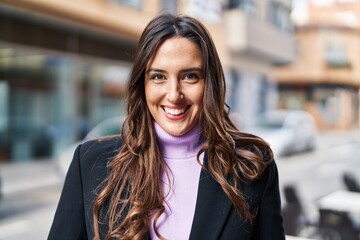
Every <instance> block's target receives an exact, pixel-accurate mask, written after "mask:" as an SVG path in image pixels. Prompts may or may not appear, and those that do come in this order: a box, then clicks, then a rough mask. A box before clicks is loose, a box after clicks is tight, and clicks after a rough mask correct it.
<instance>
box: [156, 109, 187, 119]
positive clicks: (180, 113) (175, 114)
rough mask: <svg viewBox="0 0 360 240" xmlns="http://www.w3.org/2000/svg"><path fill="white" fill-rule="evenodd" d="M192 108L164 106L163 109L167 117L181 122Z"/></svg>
mask: <svg viewBox="0 0 360 240" xmlns="http://www.w3.org/2000/svg"><path fill="white" fill-rule="evenodd" d="M189 108H190V106H184V107H166V106H163V107H162V109H163V110H164V112H165V113H166V116H167V117H168V118H169V119H171V120H179V119H182V118H183V117H185V113H186V111H187V110H188V109H189Z"/></svg>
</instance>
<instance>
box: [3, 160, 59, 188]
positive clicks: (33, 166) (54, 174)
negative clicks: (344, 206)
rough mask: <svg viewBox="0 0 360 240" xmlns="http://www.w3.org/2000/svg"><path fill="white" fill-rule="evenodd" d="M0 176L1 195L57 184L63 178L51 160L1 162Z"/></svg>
mask: <svg viewBox="0 0 360 240" xmlns="http://www.w3.org/2000/svg"><path fill="white" fill-rule="evenodd" d="M0 177H1V194H3V195H11V194H14V193H17V192H22V191H28V190H32V189H37V188H41V187H47V186H52V185H59V184H62V182H63V180H64V179H63V178H62V177H61V175H60V174H59V172H58V170H57V168H56V165H55V163H54V161H53V160H36V161H35V160H33V161H25V162H11V163H1V164H0Z"/></svg>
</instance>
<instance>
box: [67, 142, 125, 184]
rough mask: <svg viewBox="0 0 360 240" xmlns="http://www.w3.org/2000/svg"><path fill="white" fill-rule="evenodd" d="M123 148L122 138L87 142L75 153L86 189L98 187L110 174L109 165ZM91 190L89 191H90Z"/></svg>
mask: <svg viewBox="0 0 360 240" xmlns="http://www.w3.org/2000/svg"><path fill="white" fill-rule="evenodd" d="M121 146H122V140H121V137H120V136H112V137H106V138H100V139H94V140H89V141H86V142H84V143H82V144H80V145H79V146H78V147H77V150H76V151H75V156H74V159H77V161H78V166H79V168H80V173H81V178H82V182H83V187H84V189H88V190H89V189H90V190H91V189H92V188H93V187H94V186H98V185H99V184H100V183H101V182H102V180H104V179H105V178H106V176H107V174H108V171H109V169H108V163H109V162H110V161H111V160H112V159H114V157H115V156H116V155H117V154H118V153H119V150H120V148H121ZM90 190H89V191H90Z"/></svg>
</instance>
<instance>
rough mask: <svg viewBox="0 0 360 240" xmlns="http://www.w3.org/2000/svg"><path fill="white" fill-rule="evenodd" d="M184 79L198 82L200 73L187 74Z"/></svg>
mask: <svg viewBox="0 0 360 240" xmlns="http://www.w3.org/2000/svg"><path fill="white" fill-rule="evenodd" d="M183 79H184V80H185V81H189V82H196V81H198V80H199V79H200V77H199V75H198V74H196V73H189V74H185V75H184V76H183Z"/></svg>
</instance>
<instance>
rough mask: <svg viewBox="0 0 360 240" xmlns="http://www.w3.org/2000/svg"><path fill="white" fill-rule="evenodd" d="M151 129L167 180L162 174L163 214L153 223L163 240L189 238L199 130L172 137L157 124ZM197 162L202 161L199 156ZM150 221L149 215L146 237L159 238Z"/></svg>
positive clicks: (198, 147) (200, 141)
mask: <svg viewBox="0 0 360 240" xmlns="http://www.w3.org/2000/svg"><path fill="white" fill-rule="evenodd" d="M154 126H155V131H156V135H157V141H158V143H159V145H160V148H161V151H162V155H163V157H164V160H165V162H166V164H167V165H168V167H169V170H170V171H169V173H170V180H171V182H170V183H169V182H168V179H167V177H166V174H164V173H163V174H162V181H163V189H164V194H167V193H169V194H168V195H167V197H166V202H165V203H164V206H165V212H164V213H163V214H162V215H161V216H160V218H159V220H158V221H157V226H158V231H159V233H160V234H161V235H162V236H163V237H164V238H165V239H167V240H185V239H189V236H190V230H191V225H192V222H193V218H194V213H195V205H196V199H197V191H198V186H199V178H200V171H201V166H200V165H199V164H198V162H197V161H196V155H197V153H198V152H199V150H200V148H201V146H202V144H203V141H202V137H201V129H200V126H196V127H194V128H193V129H192V130H190V131H189V132H188V133H186V134H184V135H183V136H180V137H174V136H172V135H170V134H168V133H167V132H165V131H164V130H163V129H162V128H161V127H160V126H159V125H158V124H157V123H154ZM200 160H201V161H202V160H203V154H202V155H201V156H200ZM153 220H154V219H153V216H151V227H150V235H151V239H153V240H156V239H159V238H158V237H157V236H156V234H155V231H154V229H153V227H152V224H153Z"/></svg>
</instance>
